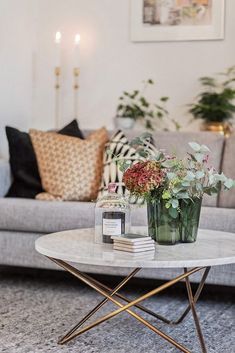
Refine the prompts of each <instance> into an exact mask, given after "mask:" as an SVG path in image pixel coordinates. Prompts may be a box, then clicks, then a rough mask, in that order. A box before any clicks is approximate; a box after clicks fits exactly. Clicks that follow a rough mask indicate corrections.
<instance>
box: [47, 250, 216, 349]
mask: <svg viewBox="0 0 235 353" xmlns="http://www.w3.org/2000/svg"><path fill="white" fill-rule="evenodd" d="M49 259H50V260H52V261H53V262H55V263H56V264H57V265H59V266H60V267H62V268H63V269H65V270H66V271H68V272H69V273H71V274H72V275H74V276H75V277H77V278H78V279H80V280H81V281H82V282H84V283H86V284H87V285H88V286H90V287H91V288H93V289H95V290H96V291H97V292H98V293H99V294H101V295H103V296H104V299H103V300H102V301H101V302H100V303H99V304H98V305H96V306H95V307H94V308H93V309H92V310H91V311H90V312H89V313H88V314H87V315H86V316H85V317H84V318H83V319H82V320H80V321H79V322H78V323H77V324H76V325H75V326H74V327H73V328H72V329H71V330H70V331H69V332H68V333H67V334H66V335H65V336H64V337H63V338H61V339H60V340H59V341H58V343H59V344H64V343H67V342H69V341H71V340H72V339H74V338H75V337H77V336H79V335H81V334H82V333H84V332H86V331H89V330H90V329H92V328H93V327H95V326H97V325H99V324H101V323H102V322H105V321H107V320H109V319H111V318H112V317H114V316H116V315H118V314H120V313H122V312H124V311H125V312H127V313H128V314H130V315H131V316H133V317H134V318H135V319H136V320H138V321H140V322H142V324H143V325H145V326H147V327H148V328H149V329H150V330H152V331H154V332H155V333H156V334H158V335H159V336H161V337H162V338H163V339H165V340H166V341H168V342H170V343H171V344H172V345H174V346H175V347H177V348H178V349H179V350H180V351H182V352H185V353H190V350H189V349H188V348H186V347H184V346H183V345H182V344H181V343H179V342H177V341H176V340H175V339H173V338H172V337H170V336H169V335H167V334H165V333H164V332H162V331H161V330H159V329H158V328H157V327H155V326H154V325H152V324H151V323H150V322H149V321H147V320H145V319H144V318H143V317H142V316H140V315H138V314H137V313H136V312H134V311H132V310H131V309H130V308H132V307H135V308H138V309H140V310H141V311H143V312H145V313H147V314H149V315H151V316H153V317H154V318H156V319H158V320H160V321H163V322H164V323H166V324H169V325H178V324H180V323H181V322H182V321H183V320H184V319H185V317H186V316H187V315H188V313H189V312H190V311H191V312H192V316H193V319H194V322H195V327H196V331H197V335H198V339H199V342H200V346H201V351H202V353H207V349H206V345H205V341H204V338H203V334H202V330H201V326H200V322H199V319H198V315H197V312H196V308H195V306H196V302H197V300H198V298H199V296H200V294H201V291H202V289H203V286H204V284H205V281H206V278H207V276H208V273H209V271H210V267H196V268H193V269H191V270H188V269H187V268H184V273H183V274H182V275H180V276H178V277H176V278H174V279H172V280H170V281H168V282H166V283H164V284H163V285H161V286H159V287H157V288H155V289H153V290H151V291H150V292H148V293H146V294H144V295H142V296H140V297H139V298H137V299H134V300H130V299H128V298H126V297H125V296H124V295H122V294H120V293H119V292H118V291H119V290H120V289H121V288H122V287H123V286H124V285H125V284H126V283H127V282H129V281H130V279H131V278H133V277H134V276H135V275H136V273H137V272H139V271H140V270H141V268H136V269H134V270H133V271H132V272H131V273H130V274H129V275H128V276H127V277H125V278H124V279H123V280H122V281H121V282H120V283H119V284H118V285H117V286H116V287H115V288H114V289H111V288H109V287H108V286H106V285H104V284H102V283H100V282H99V281H97V280H95V279H93V278H92V277H90V276H88V275H87V274H84V273H82V272H80V271H79V270H78V269H76V268H75V267H73V266H71V265H69V264H68V263H66V262H65V261H62V260H58V259H54V258H51V257H49ZM201 270H204V272H203V275H202V278H201V281H200V283H199V285H198V288H197V290H196V292H195V294H193V292H192V288H191V283H190V280H189V276H191V275H192V274H193V273H195V272H198V271H201ZM183 279H185V283H186V289H187V294H188V301H189V304H188V306H187V307H186V309H185V311H184V312H183V314H182V315H181V316H180V317H179V319H178V320H176V321H173V320H169V319H167V318H165V317H163V316H161V315H159V314H157V313H155V312H153V311H152V310H149V309H148V308H146V307H145V306H143V305H142V304H140V303H141V302H143V301H144V300H146V299H148V298H150V297H152V296H153V295H155V294H158V293H160V292H162V291H164V290H166V289H167V288H169V287H171V286H172V285H174V284H176V283H177V282H179V281H182V280H183ZM117 298H118V299H121V300H123V301H124V302H126V303H127V304H125V305H124V304H122V303H121V302H120V301H119V300H117ZM108 301H111V302H113V303H114V304H116V305H117V306H118V307H119V308H118V309H116V310H114V311H112V312H110V313H109V314H107V315H105V316H103V317H101V318H99V319H98V320H96V321H95V322H93V323H91V324H89V325H87V326H85V327H83V328H81V326H82V325H83V324H84V323H85V322H86V321H87V320H88V319H90V318H91V317H92V316H93V315H94V314H95V313H96V312H97V311H98V310H99V309H100V308H101V307H102V306H103V305H104V304H105V303H107V302H108Z"/></svg>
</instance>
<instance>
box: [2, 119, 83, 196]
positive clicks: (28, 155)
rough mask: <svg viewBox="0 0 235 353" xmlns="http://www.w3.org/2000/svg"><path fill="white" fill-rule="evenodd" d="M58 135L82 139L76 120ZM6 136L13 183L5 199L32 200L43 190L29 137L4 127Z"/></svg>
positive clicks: (24, 133)
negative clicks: (20, 198) (19, 198)
mask: <svg viewBox="0 0 235 353" xmlns="http://www.w3.org/2000/svg"><path fill="white" fill-rule="evenodd" d="M58 133H59V134H62V135H68V136H72V137H79V138H80V139H84V136H83V134H82V132H81V130H80V129H79V126H78V123H77V120H73V121H72V122H71V123H70V124H68V125H66V126H65V127H64V128H63V129H61V130H60V131H58ZM6 135H7V139H8V144H9V155H10V166H11V172H12V176H13V182H12V185H11V187H10V189H9V190H8V192H7V194H6V196H5V197H22V198H28V199H34V198H35V196H36V195H37V194H38V193H40V192H42V191H43V189H42V184H41V178H40V175H39V170H38V165H37V159H36V155H35V152H34V149H33V145H32V142H31V139H30V136H29V134H28V133H26V132H21V131H19V130H17V129H15V128H13V127H10V126H6Z"/></svg>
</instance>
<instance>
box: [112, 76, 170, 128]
mask: <svg viewBox="0 0 235 353" xmlns="http://www.w3.org/2000/svg"><path fill="white" fill-rule="evenodd" d="M153 84H154V82H153V80H151V79H149V80H147V81H144V82H143V89H142V90H134V91H132V92H127V91H124V92H123V94H122V95H121V96H120V97H119V103H118V106H117V111H116V119H117V122H118V125H119V127H120V128H131V127H133V125H134V123H135V122H136V121H142V122H144V125H145V128H146V129H150V130H154V121H155V120H156V119H163V118H164V117H166V116H167V115H168V111H167V109H166V107H165V103H166V102H167V101H168V99H169V98H168V97H161V98H160V99H159V102H157V103H151V102H150V101H149V100H148V99H147V98H146V96H145V93H146V90H147V88H148V87H149V86H151V85H153Z"/></svg>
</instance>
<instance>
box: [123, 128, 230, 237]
mask: <svg viewBox="0 0 235 353" xmlns="http://www.w3.org/2000/svg"><path fill="white" fill-rule="evenodd" d="M150 141H151V135H150V134H146V133H145V134H143V135H141V136H140V137H138V138H135V139H134V140H133V141H132V142H131V144H132V145H134V146H135V147H136V148H137V151H138V154H139V157H140V158H139V160H137V161H135V162H132V161H128V160H124V161H123V162H122V163H121V169H122V170H123V171H124V174H123V182H124V184H125V186H126V188H127V189H128V190H129V191H130V193H131V194H134V195H135V196H140V197H143V198H144V199H145V200H146V201H147V210H148V227H149V235H150V236H151V237H152V238H153V239H155V240H156V241H157V242H158V243H159V244H176V243H178V242H195V241H196V237H197V230H198V224H199V217H200V210H201V203H202V198H203V195H204V194H207V195H213V194H217V193H218V192H220V190H221V189H224V190H229V189H230V188H232V187H233V186H234V185H235V183H234V180H232V179H230V178H227V177H226V176H225V175H224V174H223V173H218V172H217V171H216V170H215V169H214V168H213V167H210V166H209V165H208V159H209V152H210V150H209V148H208V147H207V146H205V145H199V144H198V143H196V142H190V143H189V146H190V148H191V152H189V153H188V154H187V155H186V157H185V158H184V159H179V158H177V157H176V156H174V155H172V156H170V155H167V154H166V153H165V152H164V151H163V150H157V149H156V148H155V147H154V146H153V145H152V144H151V142H150Z"/></svg>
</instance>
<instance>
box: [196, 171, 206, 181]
mask: <svg viewBox="0 0 235 353" xmlns="http://www.w3.org/2000/svg"><path fill="white" fill-rule="evenodd" d="M195 176H196V179H201V178H203V177H204V176H205V173H204V171H202V170H198V171H197V172H196V174H195Z"/></svg>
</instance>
